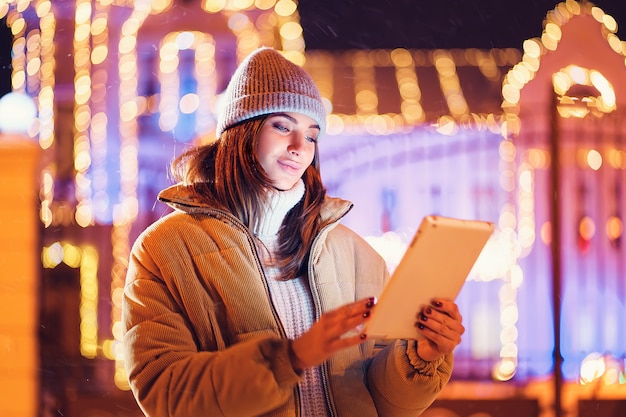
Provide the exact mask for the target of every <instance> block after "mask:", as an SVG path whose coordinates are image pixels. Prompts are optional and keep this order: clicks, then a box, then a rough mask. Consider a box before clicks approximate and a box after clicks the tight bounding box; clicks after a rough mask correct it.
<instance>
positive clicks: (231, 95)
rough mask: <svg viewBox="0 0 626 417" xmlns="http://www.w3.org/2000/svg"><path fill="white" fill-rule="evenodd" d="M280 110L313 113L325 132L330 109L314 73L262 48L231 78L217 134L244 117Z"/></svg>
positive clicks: (218, 119) (244, 61)
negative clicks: (323, 98) (327, 114)
mask: <svg viewBox="0 0 626 417" xmlns="http://www.w3.org/2000/svg"><path fill="white" fill-rule="evenodd" d="M280 112H294V113H301V114H304V115H306V116H309V117H310V118H311V119H313V120H315V122H316V123H317V124H318V125H319V126H320V129H321V131H322V132H323V131H324V128H325V126H326V111H325V109H324V105H323V103H322V98H321V96H320V92H319V90H318V89H317V86H316V85H315V83H314V82H313V79H312V78H311V76H310V75H309V74H307V73H306V71H304V70H303V69H302V68H301V67H300V66H298V65H296V64H294V63H293V62H291V61H289V60H288V59H287V58H285V57H284V56H283V55H282V54H280V53H279V52H278V51H276V50H274V49H272V48H268V47H262V48H259V49H257V50H255V51H254V52H252V53H251V54H250V55H248V56H247V57H246V58H245V59H244V60H243V61H242V62H241V64H239V67H237V69H236V70H235V73H234V74H233V76H232V78H231V79H230V82H229V83H228V87H226V91H225V92H224V94H223V97H222V105H221V109H220V111H219V114H218V117H217V127H216V133H217V137H218V138H219V137H220V135H221V134H222V133H223V132H224V130H226V129H228V128H229V127H231V126H234V125H236V124H237V123H239V122H242V121H244V120H248V119H252V118H254V117H257V116H262V115H266V114H271V113H280Z"/></svg>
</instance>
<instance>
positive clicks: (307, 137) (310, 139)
mask: <svg viewBox="0 0 626 417" xmlns="http://www.w3.org/2000/svg"><path fill="white" fill-rule="evenodd" d="M306 140H308V141H309V142H311V143H317V138H314V137H312V136H306Z"/></svg>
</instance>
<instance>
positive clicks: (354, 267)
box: [123, 48, 464, 417]
mask: <svg viewBox="0 0 626 417" xmlns="http://www.w3.org/2000/svg"><path fill="white" fill-rule="evenodd" d="M217 122H218V123H217V136H218V140H217V141H215V142H213V143H211V144H209V145H206V146H203V147H199V148H198V149H194V150H191V151H188V152H187V153H185V154H183V155H182V156H181V157H179V158H178V159H177V160H176V161H175V164H174V166H173V168H174V169H173V171H174V173H175V176H176V178H177V180H179V183H178V184H177V185H175V186H172V187H170V188H168V189H166V190H164V191H162V192H161V194H160V195H159V199H160V200H161V201H163V202H166V203H168V204H169V205H171V206H172V207H174V208H175V209H176V210H175V211H174V212H173V213H171V214H169V215H167V216H166V217H164V218H163V219H161V220H159V221H157V222H156V223H155V224H154V225H152V226H150V227H149V228H148V229H147V230H146V231H144V232H143V233H142V234H141V236H140V237H139V238H138V240H137V242H136V243H135V245H134V247H133V250H132V255H131V259H130V264H129V268H128V276H127V285H126V287H125V291H124V304H123V322H124V325H125V331H126V333H125V336H124V352H125V363H126V369H127V372H128V377H129V380H130V384H131V388H132V390H133V393H134V395H135V397H136V399H137V401H138V403H139V405H140V406H141V408H142V410H143V411H144V413H145V414H146V415H147V416H150V417H154V416H172V417H173V416H184V417H191V416H261V415H262V416H300V415H301V416H307V417H309V416H313V417H315V416H341V417H343V416H355V417H367V416H417V415H419V414H420V413H421V412H422V411H423V410H425V409H426V408H427V407H428V406H429V405H430V404H431V403H432V402H433V401H434V399H435V397H436V395H437V393H438V392H439V391H440V390H441V389H442V388H443V386H444V385H445V384H446V383H447V381H448V380H449V378H450V374H451V372H452V351H453V350H454V348H455V347H456V346H457V345H458V343H460V340H461V335H462V333H463V331H464V328H463V325H462V319H461V315H460V314H459V312H458V308H457V306H456V305H455V304H454V303H453V302H451V301H449V300H433V303H432V305H430V306H418V305H416V306H415V311H416V336H417V333H418V332H421V333H422V334H423V335H424V336H425V338H424V339H420V340H419V342H418V341H416V340H409V341H407V340H394V341H386V342H385V343H380V344H379V345H377V346H375V344H374V341H373V340H368V338H367V335H366V334H364V333H362V332H361V329H362V325H363V324H364V323H365V322H366V321H367V319H368V318H369V316H370V313H371V312H372V309H373V308H374V305H375V298H374V297H375V296H376V295H377V294H379V293H380V291H381V289H382V286H383V283H384V281H385V280H386V279H387V277H388V272H387V269H386V266H385V263H384V261H383V260H382V259H381V257H380V256H379V255H378V254H377V253H376V252H375V251H374V250H373V249H372V248H371V247H370V246H368V245H367V243H365V241H364V240H363V239H361V238H360V237H359V236H357V235H356V234H355V233H354V232H352V231H351V230H349V229H348V228H346V227H345V226H343V225H341V224H340V223H339V222H340V220H341V218H342V217H343V216H344V215H345V214H346V213H347V212H348V211H349V210H350V208H351V206H352V205H351V203H349V202H347V201H344V200H339V199H335V198H330V197H328V196H326V195H325V189H324V186H323V184H322V181H321V178H320V172H319V161H318V158H319V155H318V148H317V143H318V138H319V136H320V133H321V132H323V130H324V126H325V111H324V107H323V104H322V101H321V98H320V95H319V92H318V90H317V87H316V86H315V84H314V83H313V81H312V80H311V78H310V77H309V75H308V74H307V73H306V72H304V70H302V68H300V67H299V66H297V65H295V64H293V63H291V62H290V61H288V60H286V59H285V58H284V57H283V56H282V55H281V54H280V53H278V52H277V51H275V50H273V49H271V48H261V49H259V50H257V51H255V52H253V53H252V54H250V56H248V57H247V58H246V59H245V60H244V61H243V62H242V63H241V64H240V66H239V67H238V68H237V70H236V72H235V74H234V75H233V77H232V79H231V81H230V83H229V85H228V87H227V90H226V92H225V98H224V107H223V109H222V110H221V111H220V113H219V114H218V121H217ZM444 323H445V325H444Z"/></svg>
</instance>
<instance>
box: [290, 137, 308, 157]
mask: <svg viewBox="0 0 626 417" xmlns="http://www.w3.org/2000/svg"><path fill="white" fill-rule="evenodd" d="M305 145H306V138H305V137H304V134H302V133H294V135H293V137H292V139H291V142H290V143H289V146H288V148H287V150H288V151H289V154H291V155H294V156H300V155H301V154H302V152H303V151H304V149H305Z"/></svg>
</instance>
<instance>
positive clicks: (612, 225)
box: [606, 216, 624, 240]
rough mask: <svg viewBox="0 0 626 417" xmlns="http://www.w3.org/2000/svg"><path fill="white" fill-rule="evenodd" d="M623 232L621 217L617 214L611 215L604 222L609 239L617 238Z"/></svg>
mask: <svg viewBox="0 0 626 417" xmlns="http://www.w3.org/2000/svg"><path fill="white" fill-rule="evenodd" d="M623 233H624V224H623V223H622V219H620V218H619V217H617V216H611V217H609V219H608V220H607V222H606V235H607V237H608V238H609V239H610V240H617V239H619V238H621V237H622V234H623Z"/></svg>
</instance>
